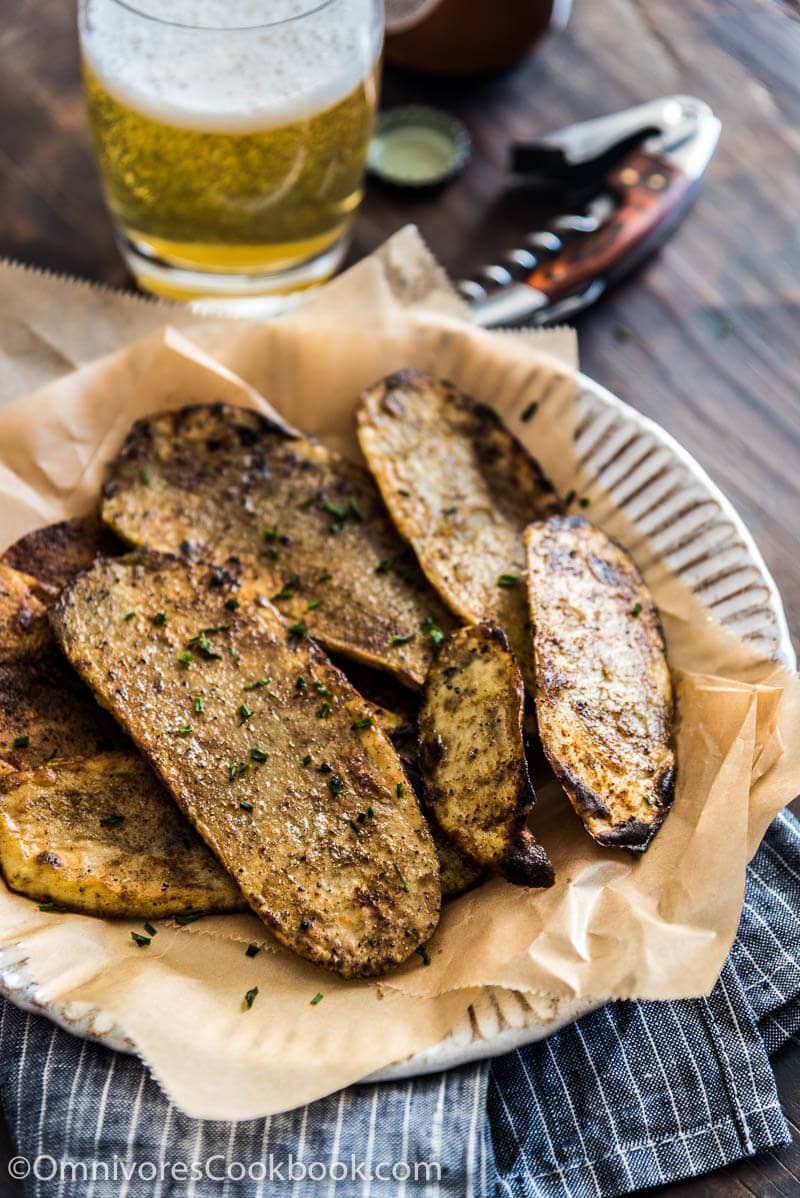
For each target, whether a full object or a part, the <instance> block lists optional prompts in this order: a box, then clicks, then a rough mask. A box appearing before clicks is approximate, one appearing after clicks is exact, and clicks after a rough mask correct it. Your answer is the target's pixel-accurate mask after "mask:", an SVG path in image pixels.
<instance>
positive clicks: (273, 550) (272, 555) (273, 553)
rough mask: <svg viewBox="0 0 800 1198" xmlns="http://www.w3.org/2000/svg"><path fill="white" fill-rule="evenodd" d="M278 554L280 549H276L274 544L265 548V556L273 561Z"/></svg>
mask: <svg viewBox="0 0 800 1198" xmlns="http://www.w3.org/2000/svg"><path fill="white" fill-rule="evenodd" d="M280 555H281V551H280V549H276V548H275V547H274V546H273V547H272V548H271V549H268V550H267V557H269V558H271V559H272V561H274V562H276V561H277V560H278V558H279V557H280Z"/></svg>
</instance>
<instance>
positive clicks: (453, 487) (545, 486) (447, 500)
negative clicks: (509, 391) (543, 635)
mask: <svg viewBox="0 0 800 1198" xmlns="http://www.w3.org/2000/svg"><path fill="white" fill-rule="evenodd" d="M357 418H358V438H359V443H360V445H361V448H362V450H363V452H364V456H365V457H366V459H367V462H368V464H369V468H370V470H371V471H372V473H373V475H374V477H375V479H376V481H377V483H378V486H379V487H380V490H381V494H382V495H383V498H384V501H385V503H386V506H387V507H388V509H389V512H390V513H391V516H392V519H393V520H394V522H395V524H396V526H397V528H398V530H399V532H400V535H401V536H402V537H404V538H405V540H407V541H408V542H409V543H410V544H411V545H412V546H413V548H414V551H415V553H416V555H417V558H418V560H419V563H420V565H421V567H422V569H423V571H424V572H425V574H426V576H427V578H428V580H429V581H430V582H431V584H432V585H433V586H434V587H435V588H436V590H437V591H438V592H439V594H440V595H441V596H442V598H443V599H444V601H445V602H446V603H447V605H448V606H449V607H450V608H451V610H452V611H454V612H455V613H456V615H458V616H460V617H461V619H462V620H464V621H465V622H467V623H470V624H474V623H480V622H481V621H483V620H488V621H491V622H492V623H494V624H499V625H500V627H501V628H502V629H503V630H504V632H505V633H506V635H507V637H508V639H509V642H510V643H511V647H512V649H513V651H514V654H515V656H516V658H517V661H518V663H519V666H520V669H521V670H522V675H523V678H524V680H525V684H526V686H528V687H529V689H530V691H531V693H532V691H533V655H532V650H531V643H530V633H529V629H528V610H527V598H526V594H525V548H524V545H523V534H524V532H525V527H526V525H527V524H529V523H530V521H531V520H536V519H539V518H541V517H543V516H548V515H550V514H552V513H553V512H558V511H560V510H561V503H560V501H559V498H558V496H557V495H556V493H555V490H554V488H553V485H552V483H551V482H550V480H549V479H548V478H546V476H545V475H544V473H543V471H542V469H541V467H540V466H539V463H538V462H537V461H536V460H535V459H534V458H533V457H531V455H530V454H529V453H528V451H527V450H526V449H525V448H524V446H522V445H521V444H520V442H519V441H517V439H516V438H515V437H514V435H513V434H512V433H511V432H510V431H509V430H508V429H507V428H506V427H505V425H504V424H503V423H502V421H501V420H500V417H499V416H498V415H497V413H496V412H495V411H494V410H493V409H492V408H489V407H487V406H486V405H485V404H480V403H476V401H475V400H473V399H471V398H470V397H469V396H468V395H464V394H463V393H462V392H460V391H459V390H458V389H457V388H456V387H455V386H454V385H453V384H452V383H450V382H447V381H446V380H444V379H437V378H434V377H432V376H431V375H427V374H422V373H421V372H420V371H417V370H402V371H398V372H397V373H396V374H392V375H389V376H388V378H385V379H382V380H381V381H380V382H378V383H376V384H375V385H374V386H373V387H370V388H368V389H367V390H366V391H365V392H364V393H363V394H362V396H361V399H360V400H359V405H358V412H357Z"/></svg>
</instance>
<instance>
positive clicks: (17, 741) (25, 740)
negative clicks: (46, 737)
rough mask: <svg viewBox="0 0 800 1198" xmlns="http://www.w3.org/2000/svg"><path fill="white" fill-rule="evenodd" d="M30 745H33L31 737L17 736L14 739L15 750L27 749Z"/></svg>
mask: <svg viewBox="0 0 800 1198" xmlns="http://www.w3.org/2000/svg"><path fill="white" fill-rule="evenodd" d="M30 743H31V738H30V737H29V736H15V737H14V748H15V749H27V747H28V745H29V744H30Z"/></svg>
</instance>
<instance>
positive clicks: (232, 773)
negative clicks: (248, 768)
mask: <svg viewBox="0 0 800 1198" xmlns="http://www.w3.org/2000/svg"><path fill="white" fill-rule="evenodd" d="M238 773H239V766H238V765H236V764H234V765H229V766H228V777H229V778H230V780H231V782H233V780H234V778H235V777H236V775H237V774H238Z"/></svg>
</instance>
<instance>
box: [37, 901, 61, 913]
mask: <svg viewBox="0 0 800 1198" xmlns="http://www.w3.org/2000/svg"><path fill="white" fill-rule="evenodd" d="M39 910H40V911H46V912H47V913H48V914H49V915H66V914H67V911H68V908H67V907H59V905H58V903H39Z"/></svg>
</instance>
